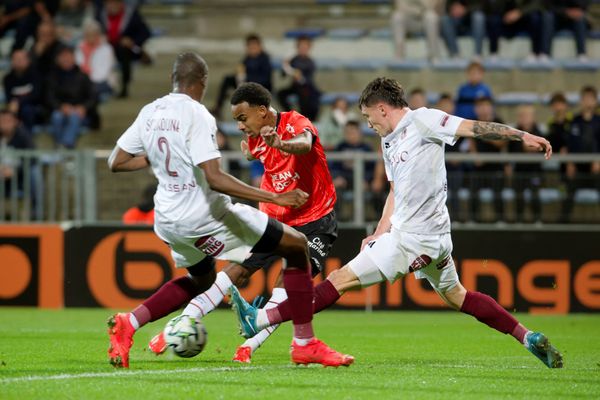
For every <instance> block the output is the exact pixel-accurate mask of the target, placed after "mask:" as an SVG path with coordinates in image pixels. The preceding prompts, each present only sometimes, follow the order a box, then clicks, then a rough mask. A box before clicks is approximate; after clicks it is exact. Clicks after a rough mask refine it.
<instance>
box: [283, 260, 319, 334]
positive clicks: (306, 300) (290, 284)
mask: <svg viewBox="0 0 600 400" xmlns="http://www.w3.org/2000/svg"><path fill="white" fill-rule="evenodd" d="M283 285H284V286H285V291H286V292H287V295H288V299H287V301H288V302H289V304H290V308H291V314H292V321H293V323H294V337H297V338H311V337H313V336H314V333H313V330H312V316H313V304H312V302H313V297H314V288H313V284H312V279H311V276H310V273H309V272H308V270H307V269H304V270H301V269H297V268H286V269H284V270H283Z"/></svg>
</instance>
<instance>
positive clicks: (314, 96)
mask: <svg viewBox="0 0 600 400" xmlns="http://www.w3.org/2000/svg"><path fill="white" fill-rule="evenodd" d="M311 47H312V41H311V40H310V38H308V37H306V36H302V37H299V38H298V40H297V42H296V48H297V54H296V55H295V56H294V57H292V58H291V59H290V60H285V61H284V62H283V66H282V68H283V72H284V73H285V74H286V75H287V76H290V77H291V78H292V84H291V86H289V87H288V88H286V89H283V90H280V91H279V92H278V93H277V98H278V100H279V103H280V104H281V107H282V108H283V109H284V110H291V109H292V107H291V105H290V101H289V97H290V96H291V95H296V96H297V97H298V106H299V108H300V114H302V115H304V116H305V117H306V118H308V119H310V120H311V121H316V119H317V115H318V113H319V107H320V104H319V99H320V97H321V92H320V91H319V89H317V85H316V84H315V80H314V75H315V71H316V70H317V66H316V65H315V62H314V61H313V59H312V58H311V56H310V49H311Z"/></svg>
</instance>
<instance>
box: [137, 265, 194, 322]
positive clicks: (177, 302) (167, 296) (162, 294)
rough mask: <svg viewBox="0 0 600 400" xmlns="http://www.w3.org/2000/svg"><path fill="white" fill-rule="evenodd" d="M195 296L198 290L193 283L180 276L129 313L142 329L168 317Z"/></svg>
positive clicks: (187, 278)
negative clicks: (152, 322) (149, 323)
mask: <svg viewBox="0 0 600 400" xmlns="http://www.w3.org/2000/svg"><path fill="white" fill-rule="evenodd" d="M197 294H198V288H197V287H196V284H195V283H194V281H193V280H192V279H191V278H190V277H188V276H182V277H181V278H176V279H172V280H170V281H169V282H167V283H165V284H164V285H162V286H161V287H160V289H158V291H157V292H156V293H154V294H153V295H152V296H150V297H149V298H148V299H147V300H146V301H144V302H143V303H142V304H140V305H139V306H137V307H136V308H135V309H134V310H133V311H132V312H131V313H132V314H133V315H134V316H135V319H136V321H137V322H138V326H139V327H142V326H144V325H146V324H147V323H148V322H151V321H156V320H157V319H160V318H162V317H164V316H166V315H169V314H170V313H172V312H173V311H175V310H177V309H178V308H179V307H181V306H182V305H184V304H185V303H187V302H188V301H190V300H191V299H192V298H194V296H195V295H197ZM134 327H135V326H134Z"/></svg>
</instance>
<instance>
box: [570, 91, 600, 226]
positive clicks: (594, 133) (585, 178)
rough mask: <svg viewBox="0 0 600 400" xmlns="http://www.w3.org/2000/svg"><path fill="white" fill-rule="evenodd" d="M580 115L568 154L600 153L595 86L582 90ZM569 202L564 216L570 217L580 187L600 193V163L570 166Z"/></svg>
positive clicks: (574, 125)
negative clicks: (576, 192) (596, 190)
mask: <svg viewBox="0 0 600 400" xmlns="http://www.w3.org/2000/svg"><path fill="white" fill-rule="evenodd" d="M580 96H581V98H580V112H579V113H578V114H577V115H575V117H574V118H573V122H572V123H571V129H570V130H569V132H568V134H567V138H566V144H567V146H566V147H567V150H566V152H568V153H595V154H599V153H600V114H599V113H598V91H597V90H596V88H595V87H593V86H585V87H583V88H582V89H581V91H580ZM566 178H567V199H566V201H565V203H564V215H563V217H565V218H566V217H567V216H568V215H569V214H570V213H571V210H572V208H573V196H574V194H575V191H576V190H577V189H580V188H595V189H598V190H600V160H599V161H594V162H592V163H568V164H567V171H566Z"/></svg>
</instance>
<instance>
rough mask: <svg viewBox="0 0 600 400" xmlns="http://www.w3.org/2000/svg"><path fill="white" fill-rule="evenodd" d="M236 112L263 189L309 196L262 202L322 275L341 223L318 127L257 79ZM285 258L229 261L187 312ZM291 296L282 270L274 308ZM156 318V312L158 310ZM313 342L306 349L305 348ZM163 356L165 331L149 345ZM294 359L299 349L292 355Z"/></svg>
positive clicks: (258, 339) (241, 95) (211, 304)
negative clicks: (298, 237)
mask: <svg viewBox="0 0 600 400" xmlns="http://www.w3.org/2000/svg"><path fill="white" fill-rule="evenodd" d="M231 104H232V113H233V117H234V119H235V120H236V121H238V127H239V129H240V130H241V131H243V132H244V133H245V134H246V135H247V141H246V140H243V141H242V143H241V148H242V152H243V153H244V155H245V156H246V158H248V159H249V160H254V159H257V160H260V162H261V163H262V164H263V165H264V168H265V172H264V175H263V179H262V182H261V189H263V190H266V191H269V192H272V193H284V192H288V191H290V190H294V189H300V190H303V191H305V192H306V193H308V194H309V197H308V200H307V202H306V203H305V204H304V205H303V206H302V207H298V208H290V207H279V206H275V207H273V206H272V205H271V204H267V203H260V210H261V211H263V212H264V213H266V214H267V215H269V216H270V217H272V218H275V219H277V220H279V221H281V222H283V223H286V224H288V225H290V226H292V227H294V228H295V229H296V230H298V231H300V232H302V233H303V234H304V235H306V237H307V240H308V248H309V252H310V260H311V264H312V274H313V276H315V275H317V274H318V273H320V271H321V270H322V267H323V265H324V262H325V259H326V258H327V255H328V253H329V251H330V249H331V246H332V244H333V242H334V241H335V239H336V238H337V222H336V218H335V213H334V210H333V208H334V205H335V201H336V193H335V188H334V186H333V182H332V180H331V175H330V173H329V168H328V166H327V160H326V158H325V153H324V151H323V147H322V146H321V143H320V140H319V136H318V133H317V129H316V128H315V127H314V126H313V124H312V123H311V122H310V121H309V120H308V119H307V118H306V117H304V116H302V115H301V114H299V113H297V112H295V111H289V112H281V113H280V112H277V111H276V110H275V109H273V108H272V107H271V95H270V93H269V92H268V91H267V90H266V89H265V88H264V87H262V86H261V85H260V84H257V83H245V84H243V85H241V86H240V87H238V89H237V90H236V91H235V92H234V93H233V95H232V99H231ZM279 258H280V256H278V255H276V254H274V253H254V254H252V255H251V256H250V257H249V258H247V259H246V260H245V261H244V262H243V263H242V264H241V265H239V264H230V265H228V266H227V267H226V268H224V270H223V271H221V272H219V273H218V274H217V277H216V280H215V283H214V284H213V285H212V286H211V288H210V289H208V290H207V291H205V292H204V293H202V294H199V295H198V296H196V297H195V298H194V299H193V300H192V301H191V302H190V304H189V305H188V306H187V307H186V308H185V310H184V311H183V314H184V315H188V316H191V317H194V318H201V317H203V316H204V315H206V314H208V313H209V312H211V311H212V310H214V309H215V308H216V307H217V306H218V305H219V304H220V303H221V301H222V300H223V297H224V296H225V293H226V292H227V291H228V290H229V288H231V287H232V286H233V285H236V286H241V285H244V284H245V283H247V281H248V279H249V278H250V276H251V275H252V274H253V273H254V272H256V271H257V270H259V269H260V268H264V267H268V266H270V265H272V264H273V263H274V262H275V261H277V260H278V259H279ZM286 299H287V293H286V291H285V289H284V288H283V281H282V276H281V274H280V276H279V278H278V279H277V282H276V284H275V288H274V289H273V294H272V296H271V298H270V299H269V301H268V303H267V306H266V307H268V308H270V307H275V306H277V305H278V304H279V303H281V302H282V301H284V300H286ZM153 319H156V318H154V314H153ZM276 328H277V326H272V327H268V328H266V329H264V330H263V331H261V332H258V333H257V335H256V336H254V337H253V338H250V339H248V340H247V341H246V342H245V343H244V344H242V345H241V346H239V347H238V349H237V351H236V353H235V355H234V358H233V360H234V361H238V362H243V363H249V362H250V360H251V356H252V353H253V352H254V351H255V350H256V349H257V348H258V347H259V346H260V345H261V344H262V343H264V341H265V340H266V339H267V338H268V337H269V336H270V335H271V334H272V333H273V332H274V331H275V329H276ZM319 343H320V342H318V341H314V342H311V343H308V342H304V341H302V339H301V338H298V337H297V338H296V340H295V341H294V343H293V346H294V349H296V350H295V352H296V353H297V354H300V355H302V354H304V353H305V352H306V351H312V350H307V349H309V348H310V347H314V346H320V344H319ZM304 344H308V346H306V349H305V348H304V347H303V346H302V345H304ZM149 347H150V349H151V350H152V351H153V352H155V353H157V354H160V353H162V352H164V351H165V350H166V343H165V340H164V336H163V334H162V333H159V334H157V335H156V336H155V337H154V338H152V340H151V341H150V344H149ZM292 357H294V353H293V354H292ZM332 357H333V358H337V359H338V361H339V360H342V361H341V362H342V364H344V365H348V364H350V363H351V362H352V360H353V359H352V357H350V356H347V355H342V354H339V353H332Z"/></svg>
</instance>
